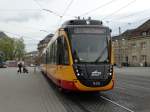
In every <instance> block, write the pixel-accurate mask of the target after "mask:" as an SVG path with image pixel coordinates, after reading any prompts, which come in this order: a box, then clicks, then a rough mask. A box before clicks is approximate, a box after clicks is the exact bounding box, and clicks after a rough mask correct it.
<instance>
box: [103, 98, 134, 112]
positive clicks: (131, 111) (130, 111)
mask: <svg viewBox="0 0 150 112" xmlns="http://www.w3.org/2000/svg"><path fill="white" fill-rule="evenodd" d="M101 98H102V99H104V100H107V101H109V102H111V103H113V104H115V105H117V106H119V107H122V108H124V109H125V110H128V111H129V112H134V111H133V110H131V109H129V108H126V107H124V106H122V105H120V104H118V103H116V102H114V101H112V100H110V99H108V98H106V97H104V96H101Z"/></svg>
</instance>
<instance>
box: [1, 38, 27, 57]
mask: <svg viewBox="0 0 150 112" xmlns="http://www.w3.org/2000/svg"><path fill="white" fill-rule="evenodd" d="M0 51H2V52H3V53H4V59H5V60H14V59H19V60H20V59H23V57H24V54H25V44H24V40H23V38H19V39H16V38H9V37H6V38H1V39H0Z"/></svg>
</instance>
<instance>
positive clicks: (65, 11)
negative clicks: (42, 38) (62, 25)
mask: <svg viewBox="0 0 150 112" xmlns="http://www.w3.org/2000/svg"><path fill="white" fill-rule="evenodd" d="M73 1H74V0H71V1H70V3H69V4H68V5H67V7H66V9H65V10H64V12H63V14H62V18H63V17H64V15H65V14H66V13H67V11H68V9H69V8H70V6H71V5H72V3H73Z"/></svg>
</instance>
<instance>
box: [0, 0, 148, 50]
mask: <svg viewBox="0 0 150 112" xmlns="http://www.w3.org/2000/svg"><path fill="white" fill-rule="evenodd" d="M149 4H150V0H0V31H5V33H6V34H7V35H9V36H11V37H17V38H19V37H23V38H24V40H25V44H26V49H27V51H33V50H36V49H37V43H38V42H39V40H41V39H43V38H44V37H45V36H46V35H47V34H48V33H54V32H55V31H56V29H57V28H58V27H59V26H60V25H61V24H62V23H63V22H64V21H65V20H68V19H73V18H74V17H75V16H82V17H85V18H87V17H88V16H91V17H92V19H98V20H102V21H103V23H104V24H105V25H106V26H109V27H110V28H111V29H112V35H117V34H118V27H119V26H120V27H121V31H122V32H123V31H125V30H127V29H132V28H135V27H137V26H139V25H140V24H142V23H143V22H145V21H146V20H148V19H150V5H149ZM42 9H48V10H51V11H53V14H52V13H50V12H47V11H44V10H42ZM59 16H63V18H62V19H60V17H59ZM40 30H45V32H44V31H40Z"/></svg>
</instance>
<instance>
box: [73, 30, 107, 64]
mask: <svg viewBox="0 0 150 112" xmlns="http://www.w3.org/2000/svg"><path fill="white" fill-rule="evenodd" d="M82 31H83V33H82ZM90 31H91V32H90ZM99 31H100V30H99ZM71 43H72V53H73V58H74V61H75V62H76V63H80V62H81V63H82V62H83V63H84V62H89V63H108V62H109V58H108V57H109V56H108V55H109V54H108V53H109V52H108V51H109V47H108V35H107V34H106V32H99V33H97V31H95V32H93V31H92V30H89V31H87V30H85V31H84V30H78V33H73V34H72V38H71Z"/></svg>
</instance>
